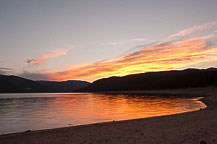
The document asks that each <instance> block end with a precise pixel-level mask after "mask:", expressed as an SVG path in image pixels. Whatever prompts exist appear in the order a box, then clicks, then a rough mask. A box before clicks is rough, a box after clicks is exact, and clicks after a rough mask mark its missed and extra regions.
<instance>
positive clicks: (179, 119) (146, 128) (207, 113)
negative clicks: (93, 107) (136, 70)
mask: <svg viewBox="0 0 217 144" xmlns="http://www.w3.org/2000/svg"><path fill="white" fill-rule="evenodd" d="M138 93H146V94H158V95H177V96H198V97H204V98H203V99H201V101H203V102H204V103H205V104H206V105H207V108H205V109H201V110H199V111H195V112H187V113H183V114H175V115H169V116H160V117H152V118H143V119H135V120H125V121H118V122H116V121H113V122H106V123H98V124H90V125H82V126H74V127H66V128H57V129H49V130H38V131H29V132H22V133H14V134H7V135H1V136H0V144H74V143H75V144H104V143H108V144H140V143H141V144H144V143H145V144H172V143H175V144H215V143H217V88H213V87H209V88H194V89H176V90H155V91H140V92H138Z"/></svg>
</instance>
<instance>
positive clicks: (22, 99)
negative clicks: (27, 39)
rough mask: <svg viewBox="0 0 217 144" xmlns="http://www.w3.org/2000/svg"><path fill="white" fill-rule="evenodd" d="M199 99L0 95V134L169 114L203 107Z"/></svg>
mask: <svg viewBox="0 0 217 144" xmlns="http://www.w3.org/2000/svg"><path fill="white" fill-rule="evenodd" d="M197 99H198V98H179V97H173V96H171V97H159V96H145V95H141V94H140V95H136V94H134V95H132V94H95V93H34V94H33V93H31V94H30V93H25V94H0V134H7V133H14V132H23V131H27V130H40V129H49V128H58V127H68V126H75V125H82V124H91V123H98V122H107V121H113V120H115V121H118V120H128V119H136V118H146V117H153V116H162V115H170V114H176V113H183V112H189V111H195V110H199V109H200V108H205V107H206V105H205V104H204V103H202V102H201V101H198V100H197Z"/></svg>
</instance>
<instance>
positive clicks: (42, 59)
mask: <svg viewBox="0 0 217 144" xmlns="http://www.w3.org/2000/svg"><path fill="white" fill-rule="evenodd" d="M49 52H50V53H49V54H44V55H41V56H39V57H37V58H34V59H28V60H27V61H26V62H27V63H28V64H31V65H40V64H43V63H44V62H45V61H46V60H47V59H50V58H55V57H58V56H62V55H67V52H68V50H67V49H55V50H50V51H49Z"/></svg>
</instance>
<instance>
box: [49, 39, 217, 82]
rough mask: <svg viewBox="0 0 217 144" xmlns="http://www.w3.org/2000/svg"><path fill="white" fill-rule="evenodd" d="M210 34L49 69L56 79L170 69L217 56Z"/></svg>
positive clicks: (216, 49)
mask: <svg viewBox="0 0 217 144" xmlns="http://www.w3.org/2000/svg"><path fill="white" fill-rule="evenodd" d="M211 37H212V36H209V35H208V36H201V37H191V38H188V39H184V40H179V41H173V42H166V43H161V44H157V45H151V46H147V47H145V48H143V49H142V50H139V51H137V52H134V53H132V54H129V55H127V56H124V57H120V58H116V59H110V60H104V61H98V62H94V63H90V64H86V65H83V66H81V67H78V68H76V69H69V70H66V71H61V72H56V73H49V74H48V76H49V77H50V78H51V79H55V80H67V79H89V80H91V79H96V78H101V77H107V76H113V75H119V76H121V75H127V74H134V73H141V72H147V71H156V70H158V71H159V70H169V69H174V68H179V67H184V66H188V65H193V64H198V63H201V62H205V61H206V62H207V61H214V60H217V58H216V55H213V54H217V47H214V46H213V44H212V43H211V42H210V41H209V38H211Z"/></svg>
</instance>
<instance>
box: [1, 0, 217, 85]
mask: <svg viewBox="0 0 217 144" xmlns="http://www.w3.org/2000/svg"><path fill="white" fill-rule="evenodd" d="M216 6H217V1H216V0H155V1H153V0H133V1H132V0H124V1H121V0H109V1H108V0H61V1H60V0H0V74H7V75H11V74H12V75H18V76H21V77H24V78H29V79H32V80H55V81H63V80H86V81H90V82H91V81H94V80H96V79H99V78H104V77H110V76H123V75H128V74H135V73H143V72H150V71H162V70H180V69H186V68H208V67H217V16H216V14H217V8H216Z"/></svg>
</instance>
